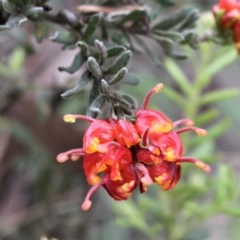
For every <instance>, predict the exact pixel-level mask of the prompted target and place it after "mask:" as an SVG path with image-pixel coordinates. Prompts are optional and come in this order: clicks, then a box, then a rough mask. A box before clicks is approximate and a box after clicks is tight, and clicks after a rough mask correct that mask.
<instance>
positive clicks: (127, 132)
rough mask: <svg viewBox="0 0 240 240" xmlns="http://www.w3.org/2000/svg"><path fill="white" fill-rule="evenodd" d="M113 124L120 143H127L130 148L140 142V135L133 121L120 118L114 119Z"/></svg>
mask: <svg viewBox="0 0 240 240" xmlns="http://www.w3.org/2000/svg"><path fill="white" fill-rule="evenodd" d="M112 125H113V131H114V136H115V139H116V140H117V142H118V143H120V144H122V145H126V146H127V147H128V148H130V147H131V146H134V145H136V144H138V143H139V141H140V137H139V136H138V133H137V131H136V129H135V127H134V125H133V124H132V123H131V122H129V121H127V120H125V119H120V120H118V121H113V122H112Z"/></svg>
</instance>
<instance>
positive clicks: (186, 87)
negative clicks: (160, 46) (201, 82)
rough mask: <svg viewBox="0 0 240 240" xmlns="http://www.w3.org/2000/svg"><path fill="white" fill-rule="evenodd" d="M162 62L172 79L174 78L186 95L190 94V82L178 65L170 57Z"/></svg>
mask: <svg viewBox="0 0 240 240" xmlns="http://www.w3.org/2000/svg"><path fill="white" fill-rule="evenodd" d="M164 63H165V67H166V68H167V70H168V72H169V74H170V75H171V76H172V77H173V80H175V82H176V83H177V84H178V86H179V87H180V88H181V90H182V91H183V92H184V93H185V94H186V95H190V94H191V93H192V90H191V89H192V86H191V83H190V82H189V81H188V79H187V77H186V76H185V74H184V73H183V71H182V70H181V69H180V67H179V66H178V65H177V64H176V63H175V62H174V61H173V60H172V59H170V58H167V59H166V60H165V62H164Z"/></svg>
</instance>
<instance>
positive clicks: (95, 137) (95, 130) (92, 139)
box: [83, 120, 114, 153]
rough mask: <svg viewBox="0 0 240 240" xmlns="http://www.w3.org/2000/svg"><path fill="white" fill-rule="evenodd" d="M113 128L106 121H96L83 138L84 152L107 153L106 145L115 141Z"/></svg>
mask: <svg viewBox="0 0 240 240" xmlns="http://www.w3.org/2000/svg"><path fill="white" fill-rule="evenodd" d="M113 139H114V134H113V128H112V126H111V125H110V123H108V122H107V121H105V120H95V121H94V122H93V123H92V124H91V125H90V126H89V128H88V129H87V131H86V133H85V134H84V137H83V150H84V151H85V152H86V153H94V152H106V151H107V148H106V144H107V143H109V142H111V141H113Z"/></svg>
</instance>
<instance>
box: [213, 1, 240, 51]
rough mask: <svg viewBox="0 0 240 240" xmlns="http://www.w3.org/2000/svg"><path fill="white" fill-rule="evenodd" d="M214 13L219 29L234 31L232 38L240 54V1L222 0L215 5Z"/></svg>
mask: <svg viewBox="0 0 240 240" xmlns="http://www.w3.org/2000/svg"><path fill="white" fill-rule="evenodd" d="M213 14H214V16H215V19H216V22H217V25H218V27H219V29H220V30H221V31H230V32H231V33H232V39H233V41H234V42H235V44H236V47H237V50H238V53H239V54H240V47H239V45H240V38H239V35H240V33H239V30H240V29H239V22H240V2H239V1H236V0H221V1H219V3H218V4H216V5H215V6H214V7H213Z"/></svg>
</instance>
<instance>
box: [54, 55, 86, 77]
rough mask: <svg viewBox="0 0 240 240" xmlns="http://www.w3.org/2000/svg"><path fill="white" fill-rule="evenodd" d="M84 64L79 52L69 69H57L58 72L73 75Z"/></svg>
mask: <svg viewBox="0 0 240 240" xmlns="http://www.w3.org/2000/svg"><path fill="white" fill-rule="evenodd" d="M83 62H84V59H83V57H82V54H81V53H80V52H79V53H77V54H76V55H75V57H74V59H73V62H72V64H71V65H70V66H69V67H59V68H58V70H59V71H61V72H62V71H64V72H68V73H70V74H73V73H75V72H76V71H77V70H79V69H80V68H81V66H82V64H83Z"/></svg>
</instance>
